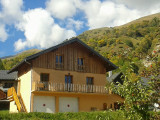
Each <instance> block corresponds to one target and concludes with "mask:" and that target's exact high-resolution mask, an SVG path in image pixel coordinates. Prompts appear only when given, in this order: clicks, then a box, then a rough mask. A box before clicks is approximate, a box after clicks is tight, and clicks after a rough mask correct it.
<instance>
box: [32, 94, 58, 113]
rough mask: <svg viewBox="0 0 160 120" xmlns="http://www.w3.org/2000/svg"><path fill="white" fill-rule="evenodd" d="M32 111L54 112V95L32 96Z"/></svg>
mask: <svg viewBox="0 0 160 120" xmlns="http://www.w3.org/2000/svg"><path fill="white" fill-rule="evenodd" d="M33 112H45V113H54V112H55V97H53V96H34V102H33Z"/></svg>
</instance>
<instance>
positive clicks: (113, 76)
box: [107, 71, 124, 85]
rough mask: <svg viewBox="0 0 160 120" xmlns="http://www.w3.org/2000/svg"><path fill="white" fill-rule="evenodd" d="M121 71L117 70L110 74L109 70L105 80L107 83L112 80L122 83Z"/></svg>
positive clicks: (115, 82)
mask: <svg viewBox="0 0 160 120" xmlns="http://www.w3.org/2000/svg"><path fill="white" fill-rule="evenodd" d="M123 76H124V75H123V73H122V72H117V73H114V74H112V71H109V76H108V77H107V80H108V82H109V83H111V82H113V83H114V84H116V85H117V84H118V83H120V84H123Z"/></svg>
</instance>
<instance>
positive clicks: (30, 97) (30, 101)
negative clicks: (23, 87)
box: [24, 59, 32, 112]
mask: <svg viewBox="0 0 160 120" xmlns="http://www.w3.org/2000/svg"><path fill="white" fill-rule="evenodd" d="M24 62H26V63H27V64H29V65H30V67H31V90H30V91H32V65H31V63H30V62H28V61H27V60H26V59H25V61H24ZM31 102H32V101H31V93H30V112H31Z"/></svg>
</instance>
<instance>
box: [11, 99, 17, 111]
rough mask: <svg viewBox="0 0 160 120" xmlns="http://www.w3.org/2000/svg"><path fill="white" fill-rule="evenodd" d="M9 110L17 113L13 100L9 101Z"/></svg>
mask: <svg viewBox="0 0 160 120" xmlns="http://www.w3.org/2000/svg"><path fill="white" fill-rule="evenodd" d="M9 112H10V113H18V110H17V105H16V104H15V101H12V102H10V105H9Z"/></svg>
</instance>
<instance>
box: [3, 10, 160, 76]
mask: <svg viewBox="0 0 160 120" xmlns="http://www.w3.org/2000/svg"><path fill="white" fill-rule="evenodd" d="M77 37H78V38H79V39H81V40H82V41H84V42H85V43H86V44H87V45H89V46H90V47H92V48H93V49H95V50H96V51H98V52H99V53H100V54H101V55H103V56H104V57H106V58H108V59H109V60H110V61H112V62H113V63H114V64H116V65H117V66H119V68H120V69H118V70H117V71H125V70H126V69H127V67H128V65H129V64H130V63H131V62H132V64H131V65H132V67H133V69H134V72H135V73H139V72H141V71H142V69H143V68H144V66H149V65H151V64H152V65H154V63H152V61H148V58H149V57H150V56H151V55H152V54H155V53H156V54H158V55H159V56H160V13H158V14H155V15H150V16H146V17H143V18H140V19H138V20H135V21H132V22H130V23H128V24H125V25H122V26H118V27H111V28H107V27H106V28H100V29H94V30H89V31H85V32H84V33H82V34H80V35H79V36H77ZM39 51H40V50H37V49H34V50H29V51H25V52H23V53H21V54H18V55H17V56H14V57H11V58H6V59H3V60H2V61H3V65H4V68H5V69H11V68H12V67H14V66H15V65H16V64H17V63H18V62H20V61H21V60H23V59H24V58H25V57H27V56H29V55H32V54H34V53H37V52H39ZM159 56H158V59H159V61H160V57H159Z"/></svg>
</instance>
